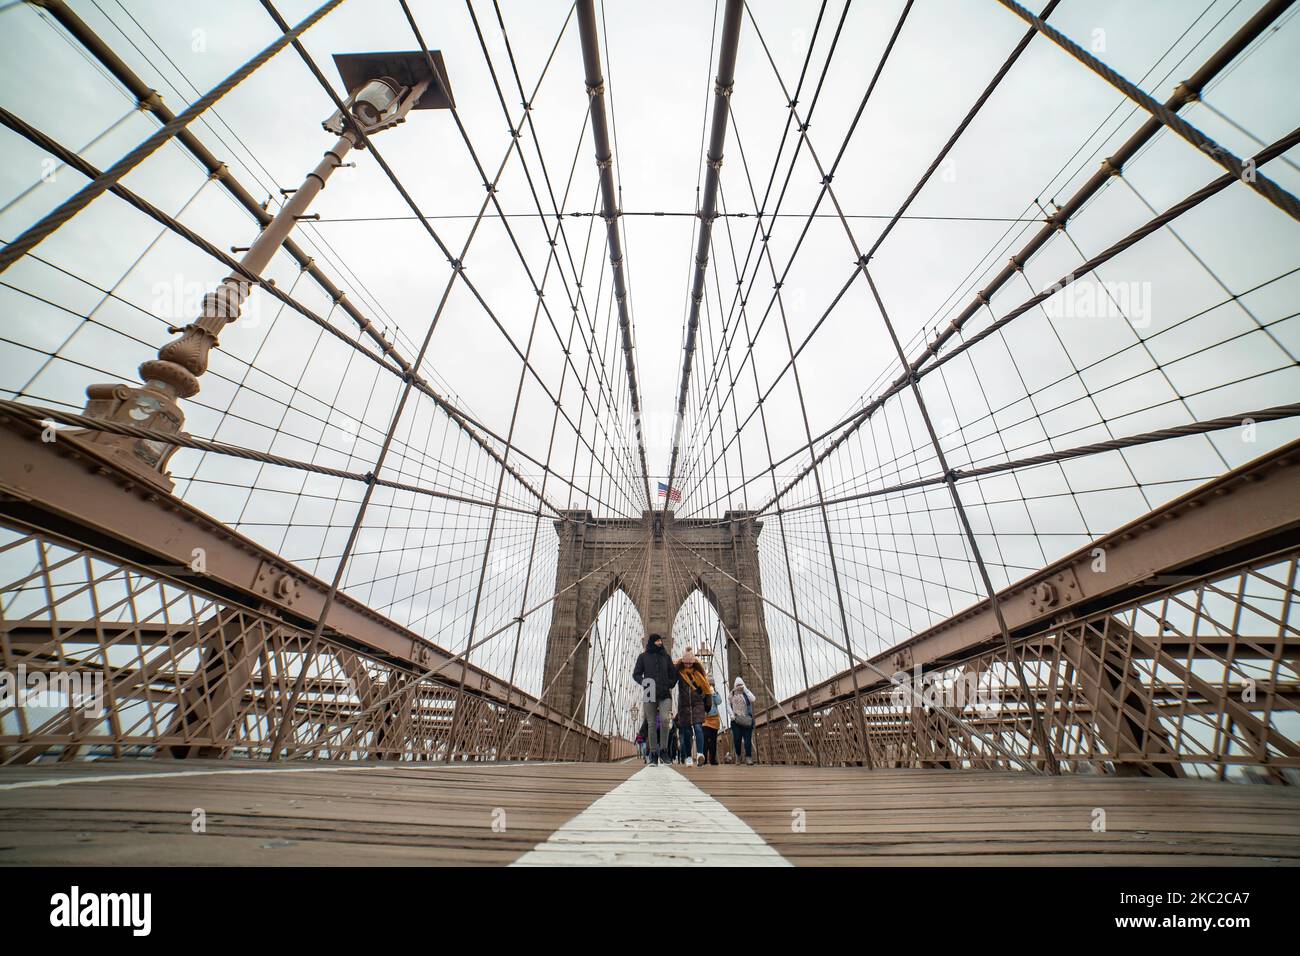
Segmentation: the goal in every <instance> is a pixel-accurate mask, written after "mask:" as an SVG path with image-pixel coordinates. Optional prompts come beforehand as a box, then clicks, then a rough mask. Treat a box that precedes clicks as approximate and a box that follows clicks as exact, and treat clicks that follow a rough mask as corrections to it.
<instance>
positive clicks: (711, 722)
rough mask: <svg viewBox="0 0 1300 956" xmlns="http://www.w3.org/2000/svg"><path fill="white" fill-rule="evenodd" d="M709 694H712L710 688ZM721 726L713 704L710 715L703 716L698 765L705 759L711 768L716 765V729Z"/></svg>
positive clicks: (720, 720) (716, 709)
mask: <svg viewBox="0 0 1300 956" xmlns="http://www.w3.org/2000/svg"><path fill="white" fill-rule="evenodd" d="M709 693H713V691H712V689H711V688H710V690H709ZM721 726H722V718H721V716H720V715H719V714H718V707H717V705H716V704H714V705H713V708H712V710H711V711H710V713H708V714H705V715H704V752H703V753H702V754H700V763H704V760H705V758H706V757H707V758H708V761H709V763H711V764H713V766H715V767H716V766H717V765H718V729H719V728H720V727H721Z"/></svg>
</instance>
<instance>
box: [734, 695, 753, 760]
mask: <svg viewBox="0 0 1300 956" xmlns="http://www.w3.org/2000/svg"><path fill="white" fill-rule="evenodd" d="M731 741H732V744H733V745H734V747H735V749H736V763H740V748H741V744H744V747H745V763H747V764H751V765H752V764H753V763H754V695H753V694H752V693H751V692H750V690H749V688H748V687H746V686H745V680H744V678H743V677H739V676H737V677H736V681H735V683H734V684H732V686H731Z"/></svg>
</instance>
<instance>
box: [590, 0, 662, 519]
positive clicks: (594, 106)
mask: <svg viewBox="0 0 1300 956" xmlns="http://www.w3.org/2000/svg"><path fill="white" fill-rule="evenodd" d="M578 32H579V34H580V35H581V37H582V65H583V69H584V70H585V71H586V81H587V96H588V97H589V98H590V100H591V137H592V139H593V140H594V141H595V143H596V168H597V169H599V170H600V197H601V218H602V219H604V220H605V230H606V232H607V233H608V235H609V264H610V266H611V267H612V269H613V273H614V299H615V301H617V302H618V326H619V331H620V333H621V336H622V341H623V358H624V360H625V363H626V365H627V389H628V393H629V394H630V395H631V396H632V421H633V424H634V425H635V427H636V445H637V453H638V454H639V455H640V458H641V480H642V481H643V482H644V484H645V503H646V508H647V509H649V508H650V507H651V506H652V505H653V503H654V499H653V498H651V497H650V469H649V467H648V466H647V465H646V458H645V435H644V433H643V431H642V429H641V396H640V393H639V391H638V389H637V382H636V360H635V358H634V357H633V352H632V320H631V318H630V316H629V313H628V309H627V279H626V277H625V275H624V272H623V242H622V240H621V239H620V238H619V234H618V217H619V213H618V200H617V197H616V192H615V189H614V151H613V149H611V148H610V139H609V117H608V114H607V113H606V111H605V77H604V73H603V71H602V70H601V65H600V40H599V38H598V36H597V34H596V6H595V3H594V0H578Z"/></svg>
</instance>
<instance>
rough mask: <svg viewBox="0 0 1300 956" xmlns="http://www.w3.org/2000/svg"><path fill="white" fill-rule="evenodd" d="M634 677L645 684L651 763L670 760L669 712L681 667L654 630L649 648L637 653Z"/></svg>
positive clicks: (642, 684) (644, 702)
mask: <svg viewBox="0 0 1300 956" xmlns="http://www.w3.org/2000/svg"><path fill="white" fill-rule="evenodd" d="M632 679H633V680H634V681H636V682H637V684H638V685H639V686H640V688H641V700H642V702H643V706H644V709H645V720H646V748H647V750H648V751H649V752H650V766H652V767H654V766H657V765H659V764H660V763H668V736H667V735H668V734H669V733H671V730H670V727H669V722H668V721H669V715H670V714H671V713H672V710H673V686H674V685H675V684H676V683H677V670H676V668H674V667H673V661H672V658H671V657H669V656H668V651H667V650H665V649H664V639H663V637H661V636H660V635H658V634H651V635H650V636H649V638H647V639H646V644H645V651H643V652H642V653H641V654H639V655H638V656H637V659H636V666H635V667H633V668H632Z"/></svg>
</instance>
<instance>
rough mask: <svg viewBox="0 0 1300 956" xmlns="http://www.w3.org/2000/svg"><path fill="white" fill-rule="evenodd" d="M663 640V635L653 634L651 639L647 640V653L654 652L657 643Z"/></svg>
mask: <svg viewBox="0 0 1300 956" xmlns="http://www.w3.org/2000/svg"><path fill="white" fill-rule="evenodd" d="M662 640H663V635H661V634H651V635H650V636H649V637H647V638H646V639H645V649H646V650H647V651H649V650H653V649H654V646H655V641H662Z"/></svg>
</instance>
